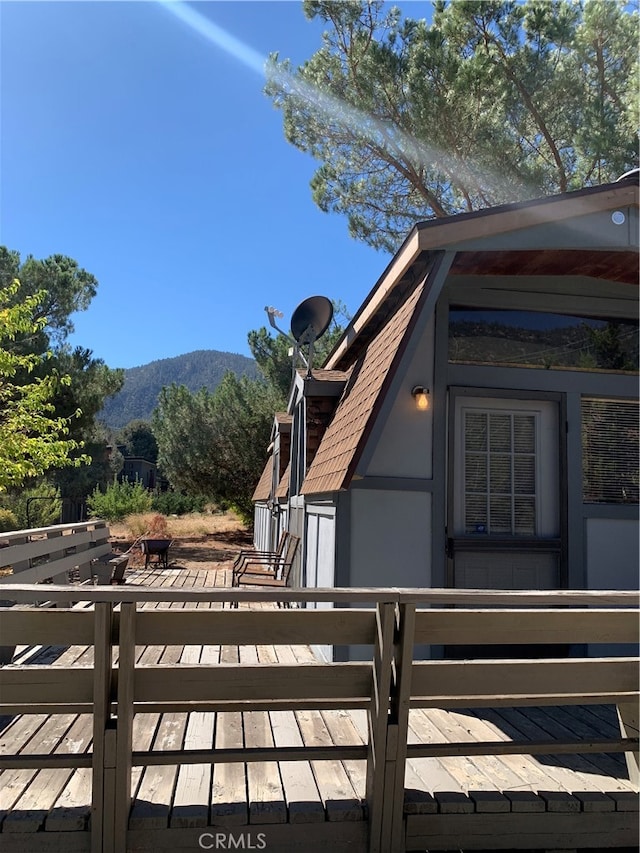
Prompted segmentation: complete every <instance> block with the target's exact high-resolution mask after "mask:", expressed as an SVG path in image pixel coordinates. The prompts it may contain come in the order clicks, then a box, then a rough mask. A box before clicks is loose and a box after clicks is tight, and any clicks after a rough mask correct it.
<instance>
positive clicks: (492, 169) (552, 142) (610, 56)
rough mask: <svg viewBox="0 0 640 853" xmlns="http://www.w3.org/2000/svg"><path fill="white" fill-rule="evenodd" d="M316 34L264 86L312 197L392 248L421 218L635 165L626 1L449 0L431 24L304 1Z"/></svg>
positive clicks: (634, 60) (366, 5)
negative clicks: (303, 56)
mask: <svg viewBox="0 0 640 853" xmlns="http://www.w3.org/2000/svg"><path fill="white" fill-rule="evenodd" d="M304 12H305V14H306V15H307V17H308V18H311V19H313V18H318V19H320V20H321V21H323V22H324V23H325V24H326V25H327V30H326V32H325V33H324V35H323V43H322V47H321V48H320V49H319V50H318V51H317V52H316V53H315V54H314V55H313V56H312V57H311V58H310V59H309V60H308V61H307V62H305V63H304V65H303V66H301V67H299V68H297V69H296V70H294V69H293V68H292V66H291V63H290V62H289V61H288V60H285V61H279V58H278V54H277V53H276V54H273V55H272V56H271V58H270V63H269V69H268V72H269V74H268V82H267V85H266V88H265V91H266V93H267V95H268V96H269V97H270V98H271V99H272V101H273V103H274V105H275V106H276V107H278V108H279V109H281V110H282V113H283V119H284V130H285V136H286V138H287V140H288V141H289V142H291V143H292V144H293V145H295V146H296V147H298V148H300V149H301V150H302V151H305V152H308V153H309V154H311V155H312V156H313V157H314V158H315V159H316V160H318V161H319V163H320V167H319V168H318V170H317V172H316V173H315V175H314V177H313V179H312V182H311V187H312V191H313V198H314V201H315V202H316V204H317V205H318V206H319V207H320V208H321V209H322V210H324V211H328V212H336V213H340V214H344V215H345V216H346V217H347V219H348V224H349V231H350V233H351V235H352V236H353V237H355V238H356V239H358V240H362V241H364V242H365V243H368V244H369V245H371V246H374V247H375V248H379V249H384V250H387V251H394V250H395V249H397V247H398V245H399V244H400V242H401V240H402V239H403V238H404V236H405V235H406V233H407V232H408V231H409V230H410V228H411V227H412V226H413V225H414V224H415V222H416V221H418V220H421V219H430V218H433V217H443V216H448V215H451V214H455V213H459V212H462V211H471V210H477V209H479V208H483V207H488V206H490V205H493V204H497V203H502V202H510V201H516V200H519V199H525V198H531V197H533V196H538V195H545V194H550V193H556V192H564V191H567V190H571V189H576V188H580V187H582V186H585V185H589V184H597V183H602V182H604V181H609V180H614V179H615V178H616V177H618V176H619V175H620V174H621V173H622V172H624V171H626V170H627V169H629V168H631V167H632V166H634V165H637V119H638V33H639V29H638V14H637V13H636V12H633V13H630V12H629V11H628V5H627V4H626V3H625V2H624V0H585V2H584V3H573V2H570V0H548V2H539V0H524V2H515V0H452V2H449V3H446V2H443V0H438V1H437V2H435V3H434V14H433V20H432V22H431V23H430V24H429V23H427V22H426V21H425V20H413V19H411V18H402V16H401V12H400V11H399V10H398V9H397V8H390V5H389V4H386V5H383V3H381V2H378V0H345V2H333V0H305V2H304Z"/></svg>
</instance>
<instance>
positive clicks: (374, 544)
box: [349, 489, 431, 587]
mask: <svg viewBox="0 0 640 853" xmlns="http://www.w3.org/2000/svg"><path fill="white" fill-rule="evenodd" d="M350 557H351V559H350V581H349V583H350V585H351V586H383V587H384V586H405V587H416V586H423V587H428V586H430V585H431V495H430V494H428V493H427V492H399V491H388V490H365V489H355V490H354V491H353V493H352V495H351V547H350Z"/></svg>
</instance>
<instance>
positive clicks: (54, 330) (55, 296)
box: [0, 246, 98, 349]
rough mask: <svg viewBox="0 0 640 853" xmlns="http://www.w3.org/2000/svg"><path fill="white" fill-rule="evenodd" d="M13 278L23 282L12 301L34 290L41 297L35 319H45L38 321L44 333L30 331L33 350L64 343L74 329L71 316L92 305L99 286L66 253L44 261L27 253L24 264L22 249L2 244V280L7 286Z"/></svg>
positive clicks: (40, 329) (0, 269) (0, 278)
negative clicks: (38, 333)
mask: <svg viewBox="0 0 640 853" xmlns="http://www.w3.org/2000/svg"><path fill="white" fill-rule="evenodd" d="M13 279H18V280H19V281H20V286H19V288H18V289H17V291H16V292H15V294H14V296H13V300H12V302H13V304H18V303H21V302H23V301H24V300H25V299H26V298H27V297H29V296H32V295H33V294H35V293H38V294H39V296H40V298H39V301H38V302H37V307H36V310H35V311H34V320H38V321H42V320H44V321H45V322H44V323H40V324H39V329H38V331H39V332H40V334H41V336H42V337H41V338H40V340H39V341H38V339H37V338H35V337H33V335H34V333H33V332H31V333H30V335H31V336H32V337H31V342H32V344H33V345H34V349H35V348H36V347H39V348H40V349H49V348H51V347H52V346H53V347H55V345H56V344H60V343H63V342H64V340H65V339H66V338H67V337H68V335H69V334H70V333H71V332H73V330H74V326H73V322H72V320H71V315H72V314H74V313H75V312H76V311H85V310H86V309H87V308H88V307H89V304H90V302H91V300H92V299H93V297H94V296H95V295H96V292H97V287H98V281H97V279H96V278H95V276H93V275H91V273H88V272H87V271H86V270H84V269H82V268H81V267H79V266H78V263H77V261H74V260H73V258H68V257H67V256H66V255H51V256H50V257H48V258H45V259H44V260H37V259H36V258H34V257H33V255H28V256H27V258H26V260H25V261H24V263H22V262H21V261H20V253H19V252H16V251H13V250H10V249H8V248H7V247H6V246H0V283H2V285H3V286H6V285H7V283H8V282H9V281H12V280H13Z"/></svg>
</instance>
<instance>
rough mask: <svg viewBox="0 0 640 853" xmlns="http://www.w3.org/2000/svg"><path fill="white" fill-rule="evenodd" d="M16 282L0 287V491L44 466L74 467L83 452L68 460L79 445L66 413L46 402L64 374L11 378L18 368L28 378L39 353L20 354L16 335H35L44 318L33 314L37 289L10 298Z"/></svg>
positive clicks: (66, 380) (61, 383) (38, 296)
mask: <svg viewBox="0 0 640 853" xmlns="http://www.w3.org/2000/svg"><path fill="white" fill-rule="evenodd" d="M19 290H20V282H18V281H17V280H14V281H13V282H12V283H11V284H9V285H8V286H6V287H1V288H0V492H4V491H6V489H7V488H9V487H12V486H19V485H20V484H21V483H23V482H24V481H25V480H27V479H28V478H30V477H38V476H40V475H41V474H43V473H44V472H45V471H47V470H49V469H50V468H58V467H64V466H66V465H80V464H82V463H83V462H86V461H87V458H86V457H85V456H83V455H79V456H76V457H75V458H72V455H71V454H72V453H73V452H74V451H75V450H78V449H79V448H80V443H79V442H78V441H76V440H74V439H72V438H69V437H68V433H69V422H70V420H71V418H72V417H74V416H75V415H77V413H73V414H72V415H70V416H68V417H60V416H57V415H56V414H55V407H54V405H53V403H52V400H53V398H54V396H55V394H56V392H57V391H58V389H59V388H60V387H64V386H66V385H68V384H69V382H70V379H69V377H68V376H66V375H61V374H58V373H55V372H53V373H50V374H49V375H47V376H45V377H35V378H34V379H33V380H32V381H30V382H24V381H22V382H20V383H19V384H18V383H17V382H16V381H15V380H16V376H17V374H18V373H19V372H20V373H22V374H23V375H26V376H28V375H29V374H30V373H31V372H33V371H34V370H35V369H36V368H37V367H38V366H39V365H40V364H41V363H42V362H43V361H44V360H45V356H44V355H36V354H33V353H31V354H24V353H22V352H20V351H19V350H18V351H16V350H15V349H14V342H15V340H16V338H17V337H18V336H19V335H22V336H28V335H37V334H38V333H39V331H40V330H41V329H42V328H43V326H44V325H45V322H46V321H45V318H42V317H41V318H37V313H38V306H39V305H40V304H41V302H42V301H43V299H44V298H45V294H44V293H42V292H36V293H34V294H33V295H32V296H28V297H26V298H25V299H24V300H23V301H22V302H15V295H16V294H17V293H18V291H19Z"/></svg>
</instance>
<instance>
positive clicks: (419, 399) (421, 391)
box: [411, 385, 429, 412]
mask: <svg viewBox="0 0 640 853" xmlns="http://www.w3.org/2000/svg"><path fill="white" fill-rule="evenodd" d="M411 396H412V397H413V399H414V400H415V401H416V408H418V409H420V411H421V412H426V410H427V409H428V408H429V389H428V388H425V387H424V386H423V385H414V387H413V388H412V389H411Z"/></svg>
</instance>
